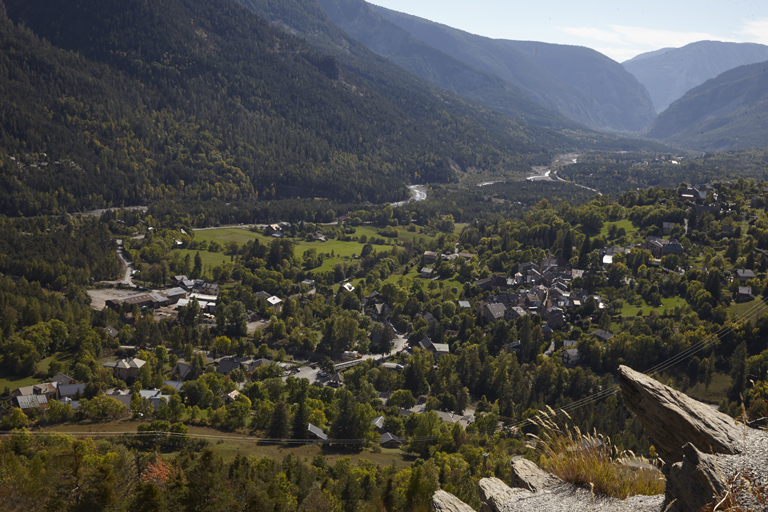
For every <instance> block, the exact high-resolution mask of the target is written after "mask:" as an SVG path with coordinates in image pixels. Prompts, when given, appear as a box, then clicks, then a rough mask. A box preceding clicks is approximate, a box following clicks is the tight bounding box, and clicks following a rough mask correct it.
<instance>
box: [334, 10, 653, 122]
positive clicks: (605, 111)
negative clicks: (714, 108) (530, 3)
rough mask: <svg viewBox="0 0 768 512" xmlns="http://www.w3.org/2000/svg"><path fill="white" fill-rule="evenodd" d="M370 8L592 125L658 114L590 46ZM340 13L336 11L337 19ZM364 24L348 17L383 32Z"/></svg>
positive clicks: (638, 88) (405, 55) (634, 84)
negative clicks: (489, 33) (500, 34)
mask: <svg viewBox="0 0 768 512" xmlns="http://www.w3.org/2000/svg"><path fill="white" fill-rule="evenodd" d="M320 2H321V5H322V6H323V7H324V8H325V9H326V12H328V13H331V12H333V13H340V12H350V9H349V8H346V9H342V6H347V5H350V4H357V3H361V4H363V5H366V6H369V4H365V3H364V2H362V0H320ZM370 8H372V9H373V10H375V11H376V12H378V13H380V14H381V15H382V16H383V17H385V18H386V19H387V20H389V21H391V22H392V23H394V24H395V25H397V26H398V27H400V28H401V29H403V30H405V31H407V32H408V33H409V34H410V35H412V36H413V37H415V38H417V39H419V40H421V41H423V42H425V43H426V44H428V45H430V46H431V47H434V48H437V49H439V50H440V51H442V52H445V53H446V54H448V55H450V56H452V57H454V58H456V59H458V60H460V61H462V62H464V63H466V64H468V65H470V66H474V67H477V68H480V69H482V70H484V71H487V72H489V73H492V74H494V75H495V76H498V77H499V78H502V79H503V80H505V81H507V82H509V83H512V84H514V85H515V86H517V87H519V88H520V89H521V90H522V91H523V92H524V93H525V94H526V95H527V96H528V97H529V98H531V99H532V100H533V101H536V102H538V103H540V104H542V105H546V106H548V107H550V108H553V109H555V110H557V111H558V112H560V113H561V114H563V115H564V116H566V117H569V118H570V119H574V120H576V121H579V122H581V123H584V124H585V125H587V126H589V127H591V128H595V129H609V130H626V131H640V130H642V129H644V128H647V127H648V125H650V123H651V121H653V118H654V117H655V112H654V109H653V104H652V103H651V99H650V96H649V95H648V93H647V91H645V89H644V87H643V86H642V85H641V84H640V83H639V82H638V81H637V79H636V78H635V77H634V76H632V75H631V74H630V73H628V72H627V71H626V70H625V69H624V68H623V67H622V66H621V65H620V64H618V63H617V62H614V61H613V60H611V59H609V58H608V57H606V56H605V55H602V54H601V53H599V52H596V51H594V50H591V49H589V48H584V47H580V46H567V45H558V44H548V43H540V42H533V41H510V40H503V39H490V38H487V37H482V36H477V35H474V34H470V33H467V32H463V31H461V30H457V29H454V28H451V27H448V26H445V25H441V24H439V23H434V22H432V21H429V20H425V19H422V18H418V17H416V16H411V15H409V14H404V13H399V12H396V11H392V10H389V9H385V8H383V7H377V6H370ZM359 10H360V11H362V8H361V9H359ZM339 17H340V16H339V15H338V14H337V15H336V16H333V15H332V16H331V18H332V19H334V21H336V19H337V18H339ZM362 23H363V21H362V19H361V17H360V16H358V18H357V19H348V20H347V25H353V26H355V28H356V29H357V32H361V33H363V34H366V33H367V34H368V36H367V37H368V40H371V39H375V38H376V37H381V35H379V34H380V32H381V31H380V30H377V28H376V27H371V26H368V27H365V26H362ZM357 32H356V33H357ZM366 44H367V43H366ZM369 46H370V45H369ZM416 50H417V49H409V48H400V49H398V51H397V52H396V53H395V55H394V57H392V58H393V59H394V60H395V61H396V62H398V63H399V62H403V63H404V65H408V64H410V65H413V62H412V61H416V60H418V59H426V58H427V56H426V55H418V54H416V53H415V52H416ZM377 51H378V50H377ZM390 52H392V50H390ZM380 53H383V52H380Z"/></svg>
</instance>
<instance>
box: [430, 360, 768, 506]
mask: <svg viewBox="0 0 768 512" xmlns="http://www.w3.org/2000/svg"><path fill="white" fill-rule="evenodd" d="M619 382H620V384H621V389H622V392H623V395H624V402H625V403H626V404H627V407H629V408H630V409H631V410H632V411H633V412H634V413H635V414H636V415H637V416H638V418H639V419H640V421H641V422H642V424H643V426H644V427H645V428H646V430H647V431H648V434H649V435H650V437H651V439H652V441H653V444H654V446H656V448H657V450H658V451H659V453H661V454H662V456H663V457H664V460H665V461H666V462H667V465H666V466H665V474H666V477H667V487H666V494H664V495H658V496H633V497H631V498H628V499H626V500H623V501H622V500H618V499H615V498H608V497H605V496H596V495H595V494H593V493H592V492H591V491H590V490H589V489H585V488H584V487H578V486H576V485H573V484H570V483H567V482H563V481H562V480H560V479H559V478H557V477H555V476H553V475H551V474H548V473H546V472H545V471H542V470H541V469H540V468H539V467H538V466H536V464H534V463H533V462H531V461H529V460H526V459H523V458H521V457H516V458H515V459H513V460H512V461H511V464H512V468H511V469H512V485H513V486H514V488H511V487H509V486H507V485H506V484H505V483H504V482H502V481H501V480H499V479H498V478H484V479H482V480H480V482H479V487H480V498H481V500H482V502H483V512H530V511H544V510H546V511H547V512H558V511H562V512H574V511H581V510H590V511H606V512H608V511H610V512H667V511H669V512H689V511H690V512H695V511H699V510H701V509H702V507H705V506H707V505H710V504H713V503H714V502H715V500H719V499H720V498H722V497H723V496H726V495H728V497H729V498H731V499H733V500H735V505H737V506H738V507H740V508H738V510H767V509H766V503H765V496H768V471H766V468H768V433H766V432H763V431H760V430H755V429H750V428H746V427H745V426H744V425H737V424H736V423H735V422H734V421H733V420H732V419H731V418H729V417H728V416H725V415H723V414H720V413H719V412H717V411H715V410H713V409H712V408H710V407H708V406H706V405H705V404H702V403H700V402H697V401H696V400H693V399H691V398H689V397H687V396H685V395H683V394H682V393H678V392H677V391H674V390H673V389H670V388H668V387H667V386H664V385H662V384H660V383H659V382H656V381H655V380H653V379H651V378H649V377H647V376H645V375H642V374H640V373H637V372H635V371H633V370H631V369H629V368H627V367H625V366H622V367H620V369H619ZM761 493H765V495H763V494H761ZM434 501H435V505H434V507H435V510H436V511H437V512H443V511H445V512H468V510H467V509H465V508H462V506H463V507H467V505H464V504H463V503H462V502H461V501H459V500H458V499H457V498H456V497H455V496H452V495H450V494H448V493H446V492H443V491H438V492H437V493H435V497H434ZM467 508H468V507H467ZM733 509H735V508H733Z"/></svg>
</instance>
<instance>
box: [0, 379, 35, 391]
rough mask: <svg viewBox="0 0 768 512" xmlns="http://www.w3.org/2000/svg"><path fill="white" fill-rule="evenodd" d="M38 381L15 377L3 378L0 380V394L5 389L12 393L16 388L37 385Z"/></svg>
mask: <svg viewBox="0 0 768 512" xmlns="http://www.w3.org/2000/svg"><path fill="white" fill-rule="evenodd" d="M39 383H40V379H36V378H34V377H15V376H3V378H1V379H0V392H2V391H3V390H4V389H5V388H6V387H7V388H8V389H10V390H11V391H13V390H14V389H17V388H23V387H24V386H31V385H32V384H39Z"/></svg>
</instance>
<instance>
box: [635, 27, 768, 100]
mask: <svg viewBox="0 0 768 512" xmlns="http://www.w3.org/2000/svg"><path fill="white" fill-rule="evenodd" d="M767 60H768V46H765V45H762V44H756V43H726V42H721V41H699V42H697V43H691V44H688V45H685V46H683V47H681V48H662V49H661V50H656V51H653V52H648V53H642V54H640V55H638V56H636V57H634V58H633V59H630V60H628V61H625V62H624V63H623V64H622V65H623V66H624V68H626V70H627V71H629V72H630V73H632V74H633V75H634V76H635V77H637V79H638V80H639V81H640V83H642V84H643V85H644V86H645V88H646V89H647V90H648V92H649V93H650V95H651V99H653V104H654V106H655V108H656V111H657V112H659V113H661V112H663V111H664V110H666V108H667V107H669V105H671V104H672V103H673V102H674V101H675V100H678V99H680V98H682V96H683V95H684V94H685V93H686V92H688V91H690V90H691V89H693V88H694V87H696V86H699V85H701V84H703V83H704V82H706V81H707V80H709V79H711V78H715V77H716V76H718V75H719V74H721V73H724V72H726V71H728V70H730V69H733V68H736V67H739V66H744V65H746V64H755V63H757V62H763V61H767Z"/></svg>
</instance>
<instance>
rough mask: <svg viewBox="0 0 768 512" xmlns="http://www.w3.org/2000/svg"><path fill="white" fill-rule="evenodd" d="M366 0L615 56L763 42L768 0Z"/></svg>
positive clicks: (767, 37) (498, 33) (500, 34)
mask: <svg viewBox="0 0 768 512" xmlns="http://www.w3.org/2000/svg"><path fill="white" fill-rule="evenodd" d="M369 1H370V0H369ZM371 3H374V4H376V5H381V6H383V7H387V8H389V9H392V10H395V11H400V12H404V13H408V14H413V15H414V16H419V17H421V18H426V19H429V20H432V21H436V22H438V23H443V24H445V25H449V26H451V27H455V28H458V29H461V30H464V31H467V32H471V33H473V34H479V35H483V36H487V37H493V38H498V39H520V40H528V41H543V42H546V43H559V44H572V45H580V46H587V47H590V48H594V49H595V50H597V51H599V52H602V53H604V54H605V55H607V56H609V57H611V58H612V59H614V60H617V61H619V62H622V61H624V60H627V59H630V58H632V57H634V56H635V55H637V54H640V53H643V52H647V51H651V50H658V49H659V48H665V47H680V46H684V45H686V44H688V43H692V42H694V41H701V40H704V39H708V40H714V41H735V42H753V43H762V44H768V0H635V1H633V2H631V3H630V2H627V1H623V0H611V1H609V0H582V1H579V0H528V1H525V2H522V1H519V0H472V1H467V0H373V1H372V2H371Z"/></svg>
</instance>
